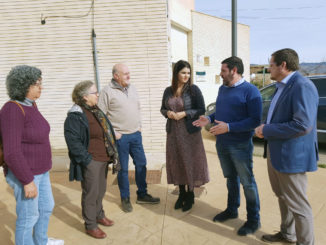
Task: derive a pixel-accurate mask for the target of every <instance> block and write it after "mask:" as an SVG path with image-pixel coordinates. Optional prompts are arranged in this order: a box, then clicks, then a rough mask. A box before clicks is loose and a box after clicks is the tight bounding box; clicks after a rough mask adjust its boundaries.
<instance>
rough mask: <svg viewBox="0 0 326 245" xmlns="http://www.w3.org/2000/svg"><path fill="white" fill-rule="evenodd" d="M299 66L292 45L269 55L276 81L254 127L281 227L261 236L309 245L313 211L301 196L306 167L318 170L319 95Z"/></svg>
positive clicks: (311, 238)
mask: <svg viewBox="0 0 326 245" xmlns="http://www.w3.org/2000/svg"><path fill="white" fill-rule="evenodd" d="M298 69H299V58H298V55H297V53H296V52H295V51H294V50H292V49H281V50H278V51H276V52H274V53H273V54H272V57H271V60H270V73H271V78H272V79H273V80H275V81H277V84H276V85H277V90H276V92H275V95H274V97H273V99H272V101H271V105H270V108H269V111H268V115H267V120H266V124H262V125H260V126H259V127H257V128H256V130H255V132H256V135H257V136H258V137H260V138H265V140H266V141H267V147H266V151H267V165H268V174H269V179H270V183H271V186H272V189H273V191H274V193H275V195H276V196H277V198H278V202H279V207H280V213H281V227H280V232H278V233H276V234H272V235H263V236H262V240H263V241H267V242H288V243H295V242H297V244H300V245H303V244H304V245H308V244H309V245H312V244H314V232H313V216H312V210H311V207H310V204H309V202H308V199H307V195H306V189H307V176H306V172H310V171H315V170H316V169H317V160H318V146H317V132H316V128H317V127H316V121H317V108H318V98H319V96H318V92H317V89H316V87H315V86H314V84H313V83H312V82H311V81H310V80H309V79H307V78H305V77H303V76H302V75H301V74H300V73H299V72H298V71H297V70H298Z"/></svg>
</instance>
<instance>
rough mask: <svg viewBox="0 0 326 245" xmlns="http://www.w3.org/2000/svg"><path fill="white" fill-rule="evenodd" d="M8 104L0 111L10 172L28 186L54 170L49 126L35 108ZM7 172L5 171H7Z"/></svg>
mask: <svg viewBox="0 0 326 245" xmlns="http://www.w3.org/2000/svg"><path fill="white" fill-rule="evenodd" d="M22 107H23V109H24V112H25V115H24V114H23V112H22V110H21V109H20V108H19V106H18V105H16V104H15V103H6V104H5V105H4V106H3V107H2V109H1V111H0V129H1V136H2V142H3V151H4V159H5V162H6V165H7V168H9V169H10V171H12V172H13V174H14V175H15V177H16V178H17V179H18V180H19V181H20V182H21V183H22V185H26V184H28V183H30V182H32V181H33V179H34V175H38V174H42V173H45V172H47V171H49V170H50V169H51V167H52V159H51V158H52V157H51V146H50V140H49V134H50V125H49V123H48V122H47V121H46V120H45V118H44V117H43V116H42V115H41V113H40V112H39V110H38V109H37V108H36V107H33V106H24V105H22ZM5 172H6V169H5Z"/></svg>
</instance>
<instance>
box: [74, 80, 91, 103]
mask: <svg viewBox="0 0 326 245" xmlns="http://www.w3.org/2000/svg"><path fill="white" fill-rule="evenodd" d="M93 85H94V83H93V82H92V81H89V80H86V81H82V82H80V83H77V84H76V86H75V88H74V90H73V91H72V95H71V97H72V101H73V102H75V103H76V104H77V105H80V106H82V105H84V104H85V99H84V96H85V95H88V94H89V89H90V88H91V87H92V86H93Z"/></svg>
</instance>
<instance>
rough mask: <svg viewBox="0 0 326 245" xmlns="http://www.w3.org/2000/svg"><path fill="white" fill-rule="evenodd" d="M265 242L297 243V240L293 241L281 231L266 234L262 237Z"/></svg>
mask: <svg viewBox="0 0 326 245" xmlns="http://www.w3.org/2000/svg"><path fill="white" fill-rule="evenodd" d="M261 240H263V241H264V242H283V243H292V244H293V243H296V242H297V241H292V240H289V239H287V238H285V237H284V236H283V234H282V233H281V232H277V233H276V234H266V235H263V236H262V237H261Z"/></svg>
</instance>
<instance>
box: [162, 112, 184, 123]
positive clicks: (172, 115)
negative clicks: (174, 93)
mask: <svg viewBox="0 0 326 245" xmlns="http://www.w3.org/2000/svg"><path fill="white" fill-rule="evenodd" d="M167 116H168V118H170V119H173V120H176V121H179V120H180V119H182V118H184V117H185V116H186V112H184V111H180V112H174V111H168V112H167Z"/></svg>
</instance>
